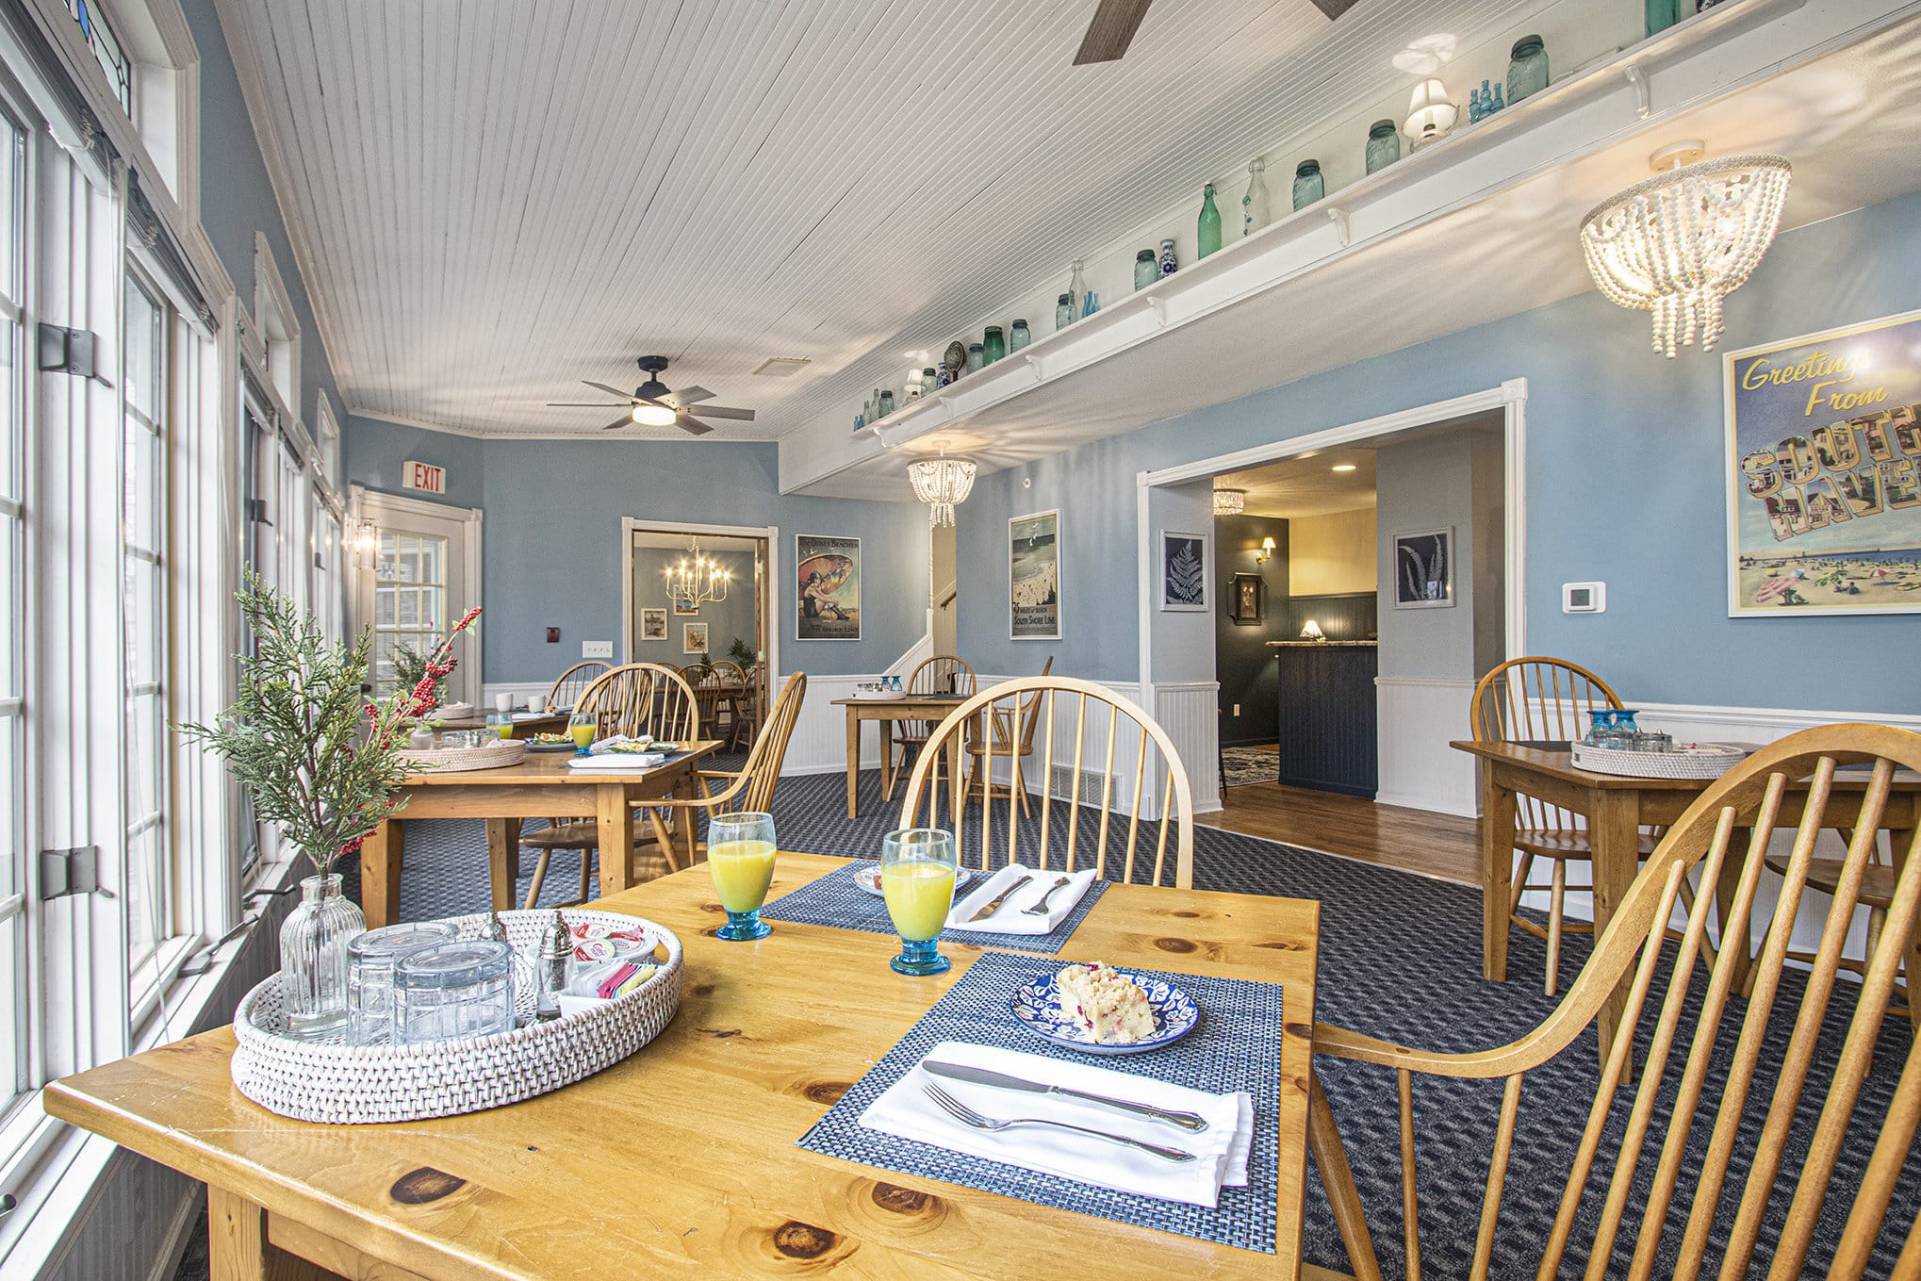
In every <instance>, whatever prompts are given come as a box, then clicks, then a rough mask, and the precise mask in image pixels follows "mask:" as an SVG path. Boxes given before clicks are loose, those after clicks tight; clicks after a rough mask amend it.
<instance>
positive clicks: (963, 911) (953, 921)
mask: <svg viewBox="0 0 1921 1281" xmlns="http://www.w3.org/2000/svg"><path fill="white" fill-rule="evenodd" d="M1023 875H1031V876H1032V877H1033V878H1034V879H1033V880H1031V881H1029V882H1028V883H1027V884H1025V885H1023V886H1021V888H1020V889H1018V890H1016V891H1014V892H1013V893H1012V894H1009V895H1008V896H1007V901H1006V902H1005V903H1002V904H1001V905H1000V910H999V911H997V912H995V913H994V914H993V915H992V916H990V917H987V918H986V919H985V920H980V921H975V920H970V919H968V918H970V917H972V916H973V915H974V913H975V912H978V911H979V910H980V909H981V908H983V907H986V906H987V905H988V904H989V903H992V902H993V901H994V900H995V899H996V898H997V897H999V896H1000V894H1001V893H1002V891H1004V890H1006V889H1007V887H1008V886H1010V885H1012V884H1013V883H1014V882H1015V881H1016V880H1018V879H1019V878H1020V877H1022V876H1023ZM1061 875H1062V874H1061V873H1060V872H1036V871H1035V870H1034V869H1033V868H1031V867H1023V866H1021V865H1020V864H1019V863H1009V864H1008V865H1007V866H1006V867H1003V868H1001V869H1000V870H999V871H997V872H995V873H994V874H993V875H992V876H990V877H988V878H987V879H986V880H984V881H977V882H975V883H974V888H973V889H971V890H969V891H968V892H967V894H966V895H965V896H964V897H962V898H961V899H959V900H957V901H956V902H955V904H954V906H953V909H952V910H951V911H949V912H948V914H947V926H948V928H949V929H955V930H978V931H980V932H981V933H983V934H1052V933H1053V932H1054V931H1055V930H1057V929H1059V928H1060V923H1061V922H1062V921H1064V920H1066V919H1067V917H1068V914H1069V913H1071V912H1072V911H1073V910H1074V905H1075V904H1077V903H1079V902H1080V901H1081V898H1082V896H1084V895H1085V894H1086V893H1087V887H1088V886H1090V885H1092V884H1093V883H1094V869H1093V868H1091V867H1086V868H1082V869H1081V870H1080V871H1078V872H1075V873H1074V874H1073V875H1072V876H1071V877H1070V878H1069V880H1068V883H1067V884H1066V885H1064V886H1062V887H1061V888H1060V891H1059V892H1058V893H1056V894H1055V895H1054V897H1053V898H1051V899H1049V900H1048V903H1047V915H1045V916H1029V915H1028V914H1027V912H1026V909H1027V908H1029V907H1032V906H1033V905H1034V904H1036V903H1038V902H1040V901H1041V899H1042V898H1044V897H1045V896H1046V894H1047V891H1048V890H1049V889H1050V888H1051V887H1052V886H1053V884H1054V882H1055V881H1057V880H1059V879H1060V878H1061Z"/></svg>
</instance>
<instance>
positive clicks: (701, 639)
mask: <svg viewBox="0 0 1921 1281" xmlns="http://www.w3.org/2000/svg"><path fill="white" fill-rule="evenodd" d="M680 652H681V653H683V654H701V655H705V654H706V653H707V624H705V623H682V624H681V625H680Z"/></svg>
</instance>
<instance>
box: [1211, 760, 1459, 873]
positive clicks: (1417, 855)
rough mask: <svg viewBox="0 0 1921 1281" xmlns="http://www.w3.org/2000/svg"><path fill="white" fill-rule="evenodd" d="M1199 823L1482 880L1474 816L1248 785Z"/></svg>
mask: <svg viewBox="0 0 1921 1281" xmlns="http://www.w3.org/2000/svg"><path fill="white" fill-rule="evenodd" d="M1195 821H1196V822H1197V823H1204V824H1206V825H1207V826H1209V827H1220V828H1226V829H1227V830H1228V831H1230V832H1244V833H1246V834H1247V835H1249V836H1262V837H1266V838H1267V839H1268V840H1271V841H1285V842H1286V843H1288V844H1289V845H1305V846H1307V847H1308V848H1310V849H1317V850H1326V851H1327V852H1328V853H1330V854H1344V855H1346V856H1347V857H1349V858H1355V859H1360V860H1362V861H1363V862H1368V863H1378V864H1380V865H1381V866H1383V867H1394V868H1399V869H1401V870H1403V871H1408V872H1420V873H1422V874H1423V875H1426V876H1438V877H1441V878H1443V879H1445V880H1450V881H1464V882H1467V883H1468V884H1470V885H1479V884H1480V883H1481V853H1480V851H1481V845H1480V826H1481V825H1480V823H1479V822H1478V821H1477V820H1475V819H1471V818H1458V817H1456V816H1455V815H1452V814H1435V813H1431V812H1429V811H1427V810H1409V809H1400V808H1398V807H1396V806H1393V805H1377V804H1375V803H1374V802H1373V801H1370V800H1365V799H1363V798H1361V797H1358V796H1342V795H1339V794H1338V793H1335V792H1314V791H1308V790H1306V789H1304V788H1298V787H1283V786H1282V785H1281V784H1279V783H1245V784H1242V785H1240V786H1237V787H1230V788H1228V789H1227V791H1226V795H1225V799H1224V802H1223V808H1222V810H1221V811H1220V812H1219V813H1217V814H1201V815H1198V816H1196V818H1195Z"/></svg>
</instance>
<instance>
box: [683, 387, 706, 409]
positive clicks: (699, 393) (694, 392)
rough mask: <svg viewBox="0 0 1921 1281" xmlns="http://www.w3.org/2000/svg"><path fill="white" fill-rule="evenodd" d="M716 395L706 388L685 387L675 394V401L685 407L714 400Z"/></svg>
mask: <svg viewBox="0 0 1921 1281" xmlns="http://www.w3.org/2000/svg"><path fill="white" fill-rule="evenodd" d="M713 398H714V393H713V392H711V391H708V390H707V389H706V388H705V387H683V388H681V389H680V390H679V391H676V392H675V393H674V399H675V400H677V401H679V402H680V403H681V404H683V405H696V404H699V403H700V402H701V401H703V400H712V399H713Z"/></svg>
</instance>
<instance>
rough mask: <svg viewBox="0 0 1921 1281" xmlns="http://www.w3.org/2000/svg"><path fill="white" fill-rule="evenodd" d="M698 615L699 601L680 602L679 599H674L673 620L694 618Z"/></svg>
mask: <svg viewBox="0 0 1921 1281" xmlns="http://www.w3.org/2000/svg"><path fill="white" fill-rule="evenodd" d="M699 614H700V602H699V601H693V600H681V599H680V598H679V597H676V598H675V599H674V617H675V618H694V617H697V616H698V615H699Z"/></svg>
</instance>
